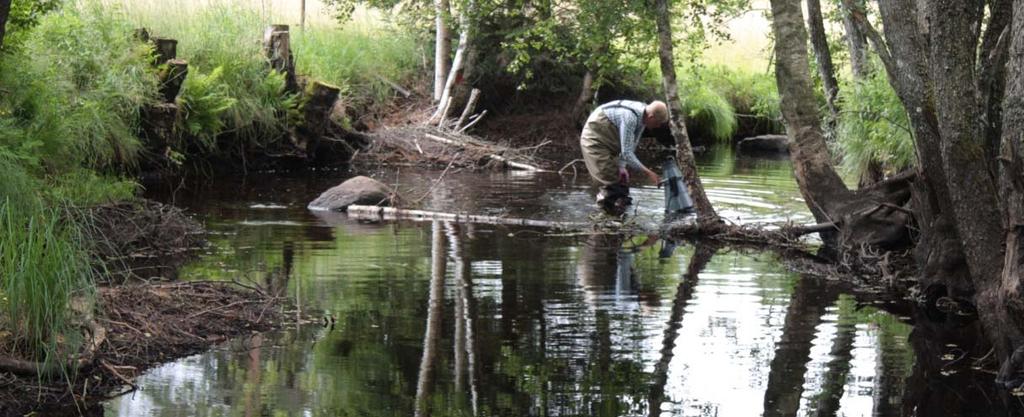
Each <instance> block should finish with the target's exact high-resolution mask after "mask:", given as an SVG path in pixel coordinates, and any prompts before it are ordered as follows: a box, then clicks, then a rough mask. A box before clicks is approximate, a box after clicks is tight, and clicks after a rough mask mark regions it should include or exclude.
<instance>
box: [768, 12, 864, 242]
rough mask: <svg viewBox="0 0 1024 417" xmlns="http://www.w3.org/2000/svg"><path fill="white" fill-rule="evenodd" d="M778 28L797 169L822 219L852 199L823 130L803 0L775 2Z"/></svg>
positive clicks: (778, 66) (782, 90)
mask: <svg viewBox="0 0 1024 417" xmlns="http://www.w3.org/2000/svg"><path fill="white" fill-rule="evenodd" d="M771 8H772V26H773V28H774V31H775V57H776V58H775V60H776V61H775V77H776V81H777V84H778V87H779V95H780V97H781V99H782V105H781V107H782V115H783V119H784V121H785V124H786V134H787V135H789V140H790V143H791V145H790V153H791V159H792V161H793V173H794V176H795V177H796V180H797V183H798V184H799V185H800V193H801V194H802V195H803V197H804V200H805V201H806V202H807V206H808V208H810V210H811V213H812V214H813V215H814V218H815V220H817V221H818V222H819V223H826V222H829V221H832V220H834V219H832V218H831V213H834V212H836V211H837V210H838V209H840V208H842V206H843V205H844V204H845V203H846V202H847V201H848V200H849V199H850V197H851V192H850V190H848V189H847V188H846V185H845V184H843V181H842V179H840V178H839V174H837V173H836V171H835V168H834V167H833V166H832V161H831V158H830V157H829V153H828V147H827V146H826V145H825V137H824V135H823V134H822V130H821V119H820V118H819V117H818V107H817V105H816V104H815V99H814V91H813V87H812V84H811V76H810V67H809V65H808V62H807V33H806V31H804V19H803V12H802V11H801V9H800V1H799V0H772V2H771Z"/></svg>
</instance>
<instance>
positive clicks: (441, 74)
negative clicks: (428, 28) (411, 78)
mask: <svg viewBox="0 0 1024 417" xmlns="http://www.w3.org/2000/svg"><path fill="white" fill-rule="evenodd" d="M449 14H450V7H449V5H448V0H434V26H435V29H434V30H435V37H434V102H438V101H440V100H441V95H442V94H443V93H444V86H445V78H446V77H447V76H448V54H449V53H451V49H452V45H451V34H450V33H449V32H448V18H449Z"/></svg>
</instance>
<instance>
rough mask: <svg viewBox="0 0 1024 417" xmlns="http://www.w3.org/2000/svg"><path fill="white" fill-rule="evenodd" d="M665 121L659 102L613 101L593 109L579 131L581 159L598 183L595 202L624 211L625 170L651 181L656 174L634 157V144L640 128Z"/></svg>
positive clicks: (626, 198)
mask: <svg viewBox="0 0 1024 417" xmlns="http://www.w3.org/2000/svg"><path fill="white" fill-rule="evenodd" d="M667 122H668V108H667V107H665V103H663V102H661V101H653V102H651V103H650V104H644V103H641V102H639V101H629V100H617V101H612V102H610V103H605V104H603V105H601V106H599V107H598V108H597V109H594V111H593V112H592V113H590V117H588V118H587V123H586V124H585V125H584V126H583V132H582V133H581V134H580V148H581V149H582V151H583V161H584V162H585V163H586V164H587V171H589V172H590V176H591V177H593V178H594V179H595V180H597V181H598V182H600V183H601V186H602V187H601V191H600V192H599V193H598V195H597V205H598V207H600V208H601V209H603V210H605V212H608V213H610V214H615V215H619V214H622V213H624V212H625V211H626V206H628V205H629V204H630V203H631V202H632V200H631V199H630V198H629V179H630V173H629V170H630V169H632V170H634V171H637V172H640V173H642V174H644V176H645V177H646V179H647V180H648V181H650V182H651V183H653V184H657V183H658V181H659V178H658V174H655V173H654V171H651V170H650V169H648V168H647V167H645V166H644V164H643V163H641V162H640V160H639V159H637V157H636V147H637V144H639V143H640V137H641V135H642V134H643V132H644V128H655V127H658V126H661V125H664V124H665V123H667Z"/></svg>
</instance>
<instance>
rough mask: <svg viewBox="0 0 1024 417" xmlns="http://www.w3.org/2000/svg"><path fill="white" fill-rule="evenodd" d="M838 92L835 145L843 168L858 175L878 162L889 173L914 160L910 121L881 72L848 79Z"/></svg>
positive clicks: (908, 164)
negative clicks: (837, 120)
mask: <svg viewBox="0 0 1024 417" xmlns="http://www.w3.org/2000/svg"><path fill="white" fill-rule="evenodd" d="M839 94H840V99H841V104H840V105H841V108H842V114H841V115H840V119H839V124H838V127H837V129H836V133H837V138H838V140H837V141H836V147H837V148H838V149H837V150H838V152H839V154H840V155H842V160H843V165H842V166H843V169H844V170H845V171H847V172H848V173H850V174H853V175H858V176H859V175H861V174H863V173H864V172H865V171H866V170H867V169H868V166H869V165H870V164H871V163H872V162H879V163H881V165H882V168H883V170H885V171H888V172H890V173H891V172H894V171H899V170H902V169H904V168H906V167H909V166H911V165H912V164H913V162H914V142H913V138H912V136H911V133H910V130H909V129H910V121H909V120H908V118H907V113H906V111H904V109H903V105H902V104H901V103H900V101H899V98H898V97H897V96H896V92H895V91H893V89H892V87H891V86H890V85H889V82H888V79H887V78H886V75H885V73H884V72H882V71H876V72H875V73H874V74H872V75H871V76H870V77H869V78H868V79H866V80H864V81H861V82H852V83H849V84H848V85H845V86H844V87H842V88H840V90H839Z"/></svg>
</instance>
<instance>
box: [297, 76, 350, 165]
mask: <svg viewBox="0 0 1024 417" xmlns="http://www.w3.org/2000/svg"><path fill="white" fill-rule="evenodd" d="M340 93H341V89H340V88H338V87H335V86H333V85H330V84H327V83H323V82H320V81H314V82H312V83H310V84H309V86H308V87H306V91H305V92H304V93H303V98H302V101H303V103H305V104H304V105H303V106H302V122H301V123H300V124H299V125H298V126H295V127H294V128H292V132H291V135H290V136H291V141H292V144H293V145H295V147H296V148H298V149H299V150H300V151H301V152H303V153H304V154H305V156H306V157H307V158H309V157H312V156H313V154H314V153H315V152H316V148H317V146H318V145H319V143H320V138H321V137H322V136H323V135H324V132H326V131H327V126H328V124H329V123H330V116H331V108H333V107H334V102H335V101H336V100H338V94H340Z"/></svg>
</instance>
